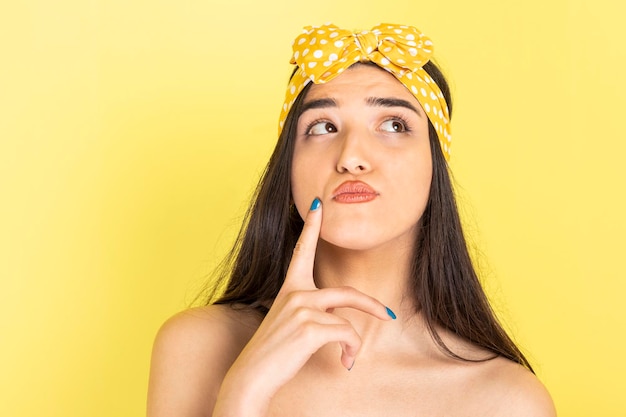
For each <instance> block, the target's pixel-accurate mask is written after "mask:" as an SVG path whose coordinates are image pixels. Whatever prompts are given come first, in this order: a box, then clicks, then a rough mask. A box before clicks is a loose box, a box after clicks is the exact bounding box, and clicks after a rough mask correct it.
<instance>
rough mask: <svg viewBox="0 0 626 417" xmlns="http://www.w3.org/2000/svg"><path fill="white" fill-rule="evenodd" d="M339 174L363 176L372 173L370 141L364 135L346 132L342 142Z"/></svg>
mask: <svg viewBox="0 0 626 417" xmlns="http://www.w3.org/2000/svg"><path fill="white" fill-rule="evenodd" d="M340 146H341V149H340V153H339V158H338V159H337V172H339V173H350V174H362V173H365V172H368V171H370V169H371V163H370V158H369V156H368V155H369V153H370V152H371V150H370V149H368V147H369V144H368V140H367V138H366V137H365V134H364V133H359V132H346V133H345V134H344V135H343V138H342V141H341V145H340Z"/></svg>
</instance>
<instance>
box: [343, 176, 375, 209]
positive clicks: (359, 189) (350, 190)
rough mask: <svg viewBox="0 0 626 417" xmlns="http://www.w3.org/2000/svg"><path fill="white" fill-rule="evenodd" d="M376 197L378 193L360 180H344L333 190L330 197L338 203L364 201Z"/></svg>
mask: <svg viewBox="0 0 626 417" xmlns="http://www.w3.org/2000/svg"><path fill="white" fill-rule="evenodd" d="M376 197H378V193H377V192H376V190H374V189H373V188H372V187H370V186H369V185H368V184H366V183H364V182H362V181H346V182H344V183H342V184H341V185H340V186H339V187H337V188H336V189H335V191H333V194H332V199H333V200H334V201H336V202H338V203H347V204H351V203H365V202H368V201H372V200H373V199H375V198H376Z"/></svg>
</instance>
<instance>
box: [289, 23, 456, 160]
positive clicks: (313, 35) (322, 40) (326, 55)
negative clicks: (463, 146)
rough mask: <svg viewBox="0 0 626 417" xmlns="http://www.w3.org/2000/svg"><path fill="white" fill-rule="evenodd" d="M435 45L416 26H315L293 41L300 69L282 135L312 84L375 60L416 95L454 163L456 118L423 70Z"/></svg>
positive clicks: (294, 58)
mask: <svg viewBox="0 0 626 417" xmlns="http://www.w3.org/2000/svg"><path fill="white" fill-rule="evenodd" d="M432 52H433V45H432V41H431V40H430V39H429V38H428V37H426V36H425V35H424V34H423V33H421V32H420V31H419V30H417V29H416V28H414V27H411V26H403V25H393V24H380V25H378V26H375V27H374V28H372V30H369V31H361V32H351V31H349V30H344V29H340V28H338V27H337V26H335V25H332V24H326V25H322V26H309V27H306V28H305V29H304V32H303V33H302V34H301V35H300V36H298V37H297V38H296V39H295V40H294V42H293V55H292V58H291V63H292V64H295V65H297V66H298V68H297V69H296V71H295V73H294V75H293V77H292V78H291V80H290V82H289V85H288V87H287V93H286V95H285V102H284V104H283V108H282V110H281V114H280V120H279V133H280V132H281V131H282V128H283V125H284V123H285V120H286V118H287V115H288V114H289V111H290V110H291V107H292V106H293V103H294V102H295V100H296V97H298V94H300V92H301V91H302V90H303V89H304V87H305V86H306V85H307V84H308V83H309V82H313V83H315V84H322V83H326V82H328V81H330V80H332V79H333V78H335V77H336V76H338V75H339V74H341V73H342V72H343V71H345V70H346V69H347V68H349V67H350V66H351V65H353V64H354V63H356V62H362V61H370V62H373V63H375V64H376V65H378V66H379V67H381V68H382V69H385V70H387V71H389V72H390V73H391V74H393V75H394V76H395V77H396V78H397V79H398V81H400V82H401V83H402V84H403V85H404V86H405V87H406V88H407V89H408V90H409V91H410V92H411V94H413V96H415V98H416V99H417V101H418V102H419V103H420V105H421V106H422V109H424V111H425V113H426V115H427V116H428V119H429V120H430V122H431V123H432V125H433V126H434V127H435V130H436V131H437V136H438V138H439V143H440V144H441V149H442V151H443V154H444V156H445V158H446V160H448V159H449V158H450V143H451V140H452V136H451V134H450V114H449V111H448V105H447V103H446V100H445V98H444V96H443V93H442V92H441V90H440V89H439V86H437V83H435V81H434V80H433V79H432V78H431V77H430V76H429V75H428V73H427V72H426V71H425V70H424V69H423V66H424V64H426V63H427V62H428V61H429V60H430V57H431V55H432Z"/></svg>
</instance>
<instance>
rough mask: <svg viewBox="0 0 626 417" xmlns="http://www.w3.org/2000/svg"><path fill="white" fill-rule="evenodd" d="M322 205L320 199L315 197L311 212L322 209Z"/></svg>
mask: <svg viewBox="0 0 626 417" xmlns="http://www.w3.org/2000/svg"><path fill="white" fill-rule="evenodd" d="M321 204H322V202H321V201H320V199H319V198H317V197H315V200H313V203H311V211H315V210H317V209H318V208H320V205H321Z"/></svg>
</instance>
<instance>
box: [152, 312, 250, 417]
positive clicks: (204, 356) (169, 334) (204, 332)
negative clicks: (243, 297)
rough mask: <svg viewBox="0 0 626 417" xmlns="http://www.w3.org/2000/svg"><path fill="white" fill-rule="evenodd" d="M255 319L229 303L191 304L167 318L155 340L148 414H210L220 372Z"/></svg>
mask: <svg viewBox="0 0 626 417" xmlns="http://www.w3.org/2000/svg"><path fill="white" fill-rule="evenodd" d="M259 321H260V319H258V318H257V317H255V316H254V315H253V313H246V312H243V311H236V310H233V309H231V308H230V307H227V306H208V307H201V308H196V309H191V310H187V311H184V312H182V313H179V314H177V315H176V316H174V317H172V318H171V319H169V320H168V321H167V322H166V323H165V324H164V325H163V326H162V327H161V329H160V330H159V333H158V334H157V337H156V340H155V342H154V348H153V352H152V363H151V370H150V381H149V386H148V408H147V415H148V417H173V416H178V417H200V416H211V413H212V410H213V407H214V405H215V401H216V398H217V393H218V391H219V388H220V385H221V383H222V380H223V378H224V375H225V374H226V372H227V371H228V369H229V368H230V366H231V365H232V363H233V362H234V361H235V359H236V358H237V355H238V354H239V352H241V350H242V349H243V346H245V344H246V343H247V341H248V340H249V339H250V337H251V336H252V334H253V333H254V330H255V329H256V327H255V322H256V325H257V326H258V322H259Z"/></svg>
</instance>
